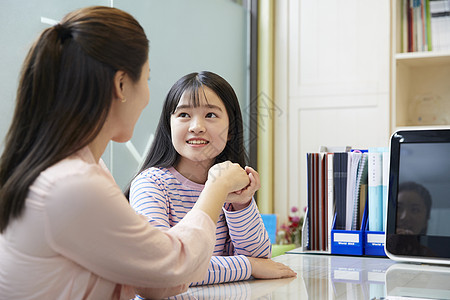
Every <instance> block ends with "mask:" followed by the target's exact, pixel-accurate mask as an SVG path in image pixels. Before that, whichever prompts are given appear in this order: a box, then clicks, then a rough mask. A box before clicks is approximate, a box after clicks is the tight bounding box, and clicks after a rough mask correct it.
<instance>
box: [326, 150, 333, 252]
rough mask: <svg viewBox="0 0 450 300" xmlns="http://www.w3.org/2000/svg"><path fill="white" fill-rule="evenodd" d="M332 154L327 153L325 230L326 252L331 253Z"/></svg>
mask: <svg viewBox="0 0 450 300" xmlns="http://www.w3.org/2000/svg"><path fill="white" fill-rule="evenodd" d="M333 159H334V155H333V153H327V179H328V180H327V182H328V186H327V206H328V209H327V214H328V216H327V227H328V228H327V230H328V243H327V250H328V251H331V229H332V228H333V217H334V172H333Z"/></svg>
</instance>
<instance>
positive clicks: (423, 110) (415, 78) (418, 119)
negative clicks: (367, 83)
mask: <svg viewBox="0 0 450 300" xmlns="http://www.w3.org/2000/svg"><path fill="white" fill-rule="evenodd" d="M401 1H402V0H392V2H391V4H392V6H391V9H392V14H391V17H392V23H391V24H392V26H391V35H392V44H391V45H392V46H391V47H392V49H391V53H392V60H391V63H392V65H391V72H392V73H391V109H392V113H391V131H392V132H394V131H396V130H399V129H400V128H401V129H408V128H409V129H416V128H424V127H427V128H429V127H433V128H443V127H444V128H447V127H449V126H450V115H449V114H448V112H449V111H450V84H449V82H450V51H429V52H408V53H400V49H401V46H400V44H401V41H400V39H401V29H400V28H401V21H400V19H401V14H400V9H401Z"/></svg>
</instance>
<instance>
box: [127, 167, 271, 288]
mask: <svg viewBox="0 0 450 300" xmlns="http://www.w3.org/2000/svg"><path fill="white" fill-rule="evenodd" d="M203 188H204V185H202V184H197V183H195V182H192V181H190V180H188V179H187V178H185V177H183V175H181V174H180V173H178V171H177V170H175V168H173V167H171V168H149V169H147V170H145V171H143V172H142V173H140V174H139V175H138V176H137V177H136V178H135V180H134V181H133V183H132V185H131V190H130V203H131V205H132V207H133V208H134V209H135V210H136V211H137V212H138V213H140V214H142V215H144V216H146V217H147V218H148V220H149V223H150V224H151V225H153V226H155V227H160V228H171V227H173V226H175V225H176V224H177V223H178V222H180V220H181V219H182V218H183V217H184V216H185V215H186V214H187V213H188V212H189V211H190V210H191V209H192V207H193V206H194V204H195V202H196V201H197V198H198V196H199V195H200V193H201V192H202V190H203ZM213 255H214V256H213V257H212V258H211V261H210V264H209V268H208V274H207V276H206V277H205V279H204V280H203V281H200V282H194V283H192V285H203V284H213V283H222V282H231V281H238V280H246V279H249V278H250V276H251V265H250V262H249V260H248V259H247V256H250V257H263V258H270V256H271V244H270V240H269V237H268V234H267V231H266V229H265V227H264V224H263V222H262V219H261V216H260V214H259V211H258V208H257V206H256V203H255V201H254V200H252V201H251V202H250V205H249V206H247V207H246V208H244V209H242V210H239V211H233V208H232V205H231V204H230V203H225V205H224V207H223V209H222V213H221V214H220V217H219V221H218V222H217V227H216V245H215V248H214V254H213Z"/></svg>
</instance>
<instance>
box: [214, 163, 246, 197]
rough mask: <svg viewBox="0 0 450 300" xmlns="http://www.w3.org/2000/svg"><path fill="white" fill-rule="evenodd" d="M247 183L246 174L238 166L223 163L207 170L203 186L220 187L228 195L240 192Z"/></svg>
mask: <svg viewBox="0 0 450 300" xmlns="http://www.w3.org/2000/svg"><path fill="white" fill-rule="evenodd" d="M249 182H250V179H249V176H248V175H247V172H246V171H245V170H244V169H242V168H241V166H240V165H239V164H236V163H232V162H231V161H225V162H223V163H219V164H215V165H214V166H212V167H211V168H210V169H209V171H208V179H207V180H206V183H205V185H221V186H222V187H224V188H225V189H226V190H227V192H228V193H232V192H236V191H240V190H242V189H243V188H245V187H246V186H248V185H249Z"/></svg>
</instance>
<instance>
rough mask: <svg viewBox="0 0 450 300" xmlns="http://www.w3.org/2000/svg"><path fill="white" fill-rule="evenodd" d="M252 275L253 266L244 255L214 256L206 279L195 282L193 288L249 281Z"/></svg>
mask: <svg viewBox="0 0 450 300" xmlns="http://www.w3.org/2000/svg"><path fill="white" fill-rule="evenodd" d="M251 273H252V267H251V264H250V262H249V260H248V259H247V257H245V256H243V255H236V256H213V257H211V261H210V263H209V267H208V274H207V276H206V277H205V279H204V280H203V281H201V282H193V283H192V284H191V286H197V285H205V284H214V283H224V282H232V281H240V280H247V279H249V278H250V276H251Z"/></svg>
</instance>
